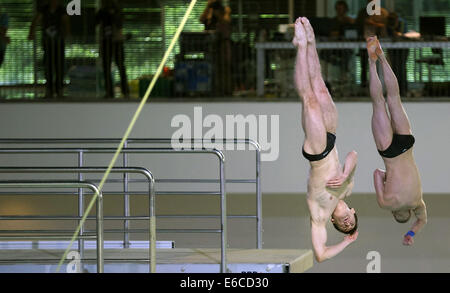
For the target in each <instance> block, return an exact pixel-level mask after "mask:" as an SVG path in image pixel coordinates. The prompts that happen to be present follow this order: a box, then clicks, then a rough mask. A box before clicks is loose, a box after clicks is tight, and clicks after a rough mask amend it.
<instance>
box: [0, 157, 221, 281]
mask: <svg viewBox="0 0 450 293" xmlns="http://www.w3.org/2000/svg"><path fill="white" fill-rule="evenodd" d="M116 151H117V150H116V149H115V148H10V149H7V148H2V149H0V154H43V153H44V154H84V153H94V154H110V153H115V152H116ZM121 153H122V154H212V155H215V156H216V157H217V158H218V159H219V176H220V190H219V192H220V198H221V200H220V206H221V213H220V217H221V228H220V229H221V231H222V233H221V265H220V271H221V272H226V271H227V270H226V248H227V213H226V210H227V208H226V193H225V156H224V154H223V152H221V151H220V150H217V149H173V148H123V149H122V151H121ZM177 194H183V192H177Z"/></svg>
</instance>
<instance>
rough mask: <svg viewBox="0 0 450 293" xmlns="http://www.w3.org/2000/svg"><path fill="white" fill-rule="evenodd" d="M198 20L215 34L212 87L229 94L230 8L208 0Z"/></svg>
mask: <svg viewBox="0 0 450 293" xmlns="http://www.w3.org/2000/svg"><path fill="white" fill-rule="evenodd" d="M200 22H202V23H203V24H204V25H205V30H213V31H215V35H216V36H215V41H214V44H213V51H214V53H213V58H214V73H215V74H214V89H215V91H216V93H217V94H219V95H231V94H232V78H231V9H230V8H229V7H228V6H227V7H225V6H224V5H223V4H222V1H221V0H208V4H207V6H206V8H205V10H204V11H203V13H202V15H201V16H200Z"/></svg>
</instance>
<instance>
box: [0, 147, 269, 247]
mask: <svg viewBox="0 0 450 293" xmlns="http://www.w3.org/2000/svg"><path fill="white" fill-rule="evenodd" d="M119 142H121V139H117V138H81V139H77V138H44V139H42V138H8V139H0V144H2V143H3V144H79V143H83V144H84V143H87V144H88V143H92V144H106V143H119ZM173 142H178V141H177V140H175V139H172V138H129V139H127V140H126V141H125V144H124V147H125V148H126V147H128V146H129V145H130V144H133V143H148V144H168V143H170V144H171V143H173ZM184 142H190V143H191V144H192V143H200V142H201V143H202V145H203V143H204V142H205V140H204V139H200V138H190V139H183V143H184ZM220 142H221V143H222V144H227V143H234V144H248V145H251V146H253V147H254V149H255V152H256V177H255V180H254V181H255V182H253V181H251V179H250V180H236V179H232V180H225V183H249V184H250V183H255V184H256V247H257V248H258V249H262V247H263V228H262V190H261V151H262V148H261V146H260V144H259V143H258V142H256V141H254V140H252V139H236V138H234V139H224V138H220V139H219V138H216V139H211V143H220ZM81 157H82V154H81ZM123 159H124V167H126V166H127V154H123ZM81 166H82V160H81V164H80V160H79V167H81ZM124 177H125V176H124ZM124 179H125V181H124V192H125V199H124V200H125V203H124V209H125V212H124V214H125V215H126V216H127V215H129V209H128V207H127V206H128V205H129V203H128V197H127V195H128V183H129V182H131V181H130V180H129V179H128V178H127V177H125V178H124ZM189 181H190V182H192V183H194V182H199V183H200V181H198V180H195V179H192V180H189ZM201 181H202V183H206V182H204V180H201ZM244 181H247V182H244ZM156 182H157V183H158V182H164V183H185V182H186V181H185V182H181V181H180V182H176V181H169V180H168V179H165V180H164V181H163V179H159V180H157V181H156ZM81 198H82V193H80V205H81V202H82V201H81ZM124 226H125V227H127V226H128V225H127V221H125V222H124ZM124 238H125V241H124V244H126V243H127V239H128V236H127V234H126V233H125V235H124Z"/></svg>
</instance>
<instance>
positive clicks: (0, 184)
mask: <svg viewBox="0 0 450 293" xmlns="http://www.w3.org/2000/svg"><path fill="white" fill-rule="evenodd" d="M0 188H88V189H90V190H92V191H93V192H95V193H96V194H97V195H98V196H97V214H96V218H97V227H96V233H97V236H96V240H97V273H103V261H104V256H103V244H104V241H103V195H102V193H101V191H100V190H99V189H98V187H97V186H96V185H94V184H92V183H89V182H84V181H0ZM55 237H60V236H50V235H49V236H44V235H43V236H39V237H31V238H33V239H34V238H39V239H55ZM0 238H2V237H1V236H0ZM5 238H7V239H9V240H11V239H13V238H16V239H19V238H20V239H23V238H30V237H27V236H25V237H10V236H7V237H5ZM58 239H60V238H58Z"/></svg>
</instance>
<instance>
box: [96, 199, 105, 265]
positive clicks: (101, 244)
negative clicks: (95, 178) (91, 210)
mask: <svg viewBox="0 0 450 293" xmlns="http://www.w3.org/2000/svg"><path fill="white" fill-rule="evenodd" d="M97 192H98V194H97V273H103V272H104V270H103V266H104V255H103V248H104V239H103V233H104V231H103V195H102V193H101V191H99V190H97Z"/></svg>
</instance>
